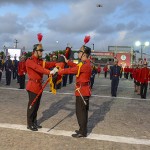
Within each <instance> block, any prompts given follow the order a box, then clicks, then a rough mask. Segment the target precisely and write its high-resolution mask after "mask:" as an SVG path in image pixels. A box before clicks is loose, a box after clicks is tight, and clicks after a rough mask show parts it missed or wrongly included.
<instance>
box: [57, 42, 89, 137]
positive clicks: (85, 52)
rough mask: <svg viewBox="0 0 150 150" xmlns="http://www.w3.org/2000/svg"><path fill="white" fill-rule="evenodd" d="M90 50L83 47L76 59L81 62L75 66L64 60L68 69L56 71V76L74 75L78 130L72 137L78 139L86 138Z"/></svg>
mask: <svg viewBox="0 0 150 150" xmlns="http://www.w3.org/2000/svg"><path fill="white" fill-rule="evenodd" d="M90 54H91V48H89V47H87V46H85V45H83V46H82V47H81V48H80V50H79V53H78V58H79V59H80V60H81V62H80V63H79V64H78V65H77V64H75V63H73V62H72V61H68V60H67V59H65V62H66V63H67V64H68V66H70V68H65V69H62V70H59V71H58V74H60V75H63V74H76V89H75V96H76V116H77V120H78V124H79V130H76V131H75V132H76V134H72V137H75V138H80V137H86V136H87V122H88V110H89V97H90V96H91V89H90V77H91V73H92V68H91V63H90V59H89V55H90Z"/></svg>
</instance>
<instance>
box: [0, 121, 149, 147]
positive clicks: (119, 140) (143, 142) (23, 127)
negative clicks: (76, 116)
mask: <svg viewBox="0 0 150 150" xmlns="http://www.w3.org/2000/svg"><path fill="white" fill-rule="evenodd" d="M0 128H8V129H16V130H22V131H29V132H32V131H30V130H28V129H27V127H26V125H19V124H8V123H0ZM37 132H39V133H45V134H50V135H61V136H69V137H70V136H71V135H72V134H73V133H74V132H72V131H65V130H54V129H52V130H50V129H49V128H42V129H39V130H38V131H37ZM87 139H93V140H98V141H109V142H116V143H126V144H138V145H139V144H141V145H150V140H149V139H138V138H133V137H123V136H111V135H103V134H93V133H91V134H89V135H88V136H87Z"/></svg>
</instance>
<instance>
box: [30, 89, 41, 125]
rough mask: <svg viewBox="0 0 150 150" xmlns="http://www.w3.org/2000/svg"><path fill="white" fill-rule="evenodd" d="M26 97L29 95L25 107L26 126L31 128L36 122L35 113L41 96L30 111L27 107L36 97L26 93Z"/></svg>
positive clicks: (31, 93)
mask: <svg viewBox="0 0 150 150" xmlns="http://www.w3.org/2000/svg"><path fill="white" fill-rule="evenodd" d="M28 95H29V102H28V107H27V126H32V125H33V124H34V123H36V122H37V111H38V109H39V106H40V101H41V96H42V94H41V95H40V96H39V97H38V99H37V101H36V102H35V103H34V105H33V106H32V108H31V109H29V107H30V105H31V103H32V102H33V100H34V98H35V97H36V96H37V94H35V93H33V92H30V91H28Z"/></svg>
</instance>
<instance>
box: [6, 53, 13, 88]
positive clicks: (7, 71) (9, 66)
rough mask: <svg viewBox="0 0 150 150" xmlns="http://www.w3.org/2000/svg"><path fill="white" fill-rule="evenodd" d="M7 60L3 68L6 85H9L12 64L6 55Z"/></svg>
mask: <svg viewBox="0 0 150 150" xmlns="http://www.w3.org/2000/svg"><path fill="white" fill-rule="evenodd" d="M7 58H8V59H7V60H6V62H5V64H4V67H5V72H6V85H10V82H11V72H12V69H13V63H12V60H11V59H10V55H8V56H7Z"/></svg>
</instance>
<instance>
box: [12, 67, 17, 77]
mask: <svg viewBox="0 0 150 150" xmlns="http://www.w3.org/2000/svg"><path fill="white" fill-rule="evenodd" d="M16 77H17V69H14V70H13V79H16Z"/></svg>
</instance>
